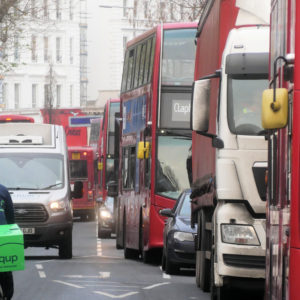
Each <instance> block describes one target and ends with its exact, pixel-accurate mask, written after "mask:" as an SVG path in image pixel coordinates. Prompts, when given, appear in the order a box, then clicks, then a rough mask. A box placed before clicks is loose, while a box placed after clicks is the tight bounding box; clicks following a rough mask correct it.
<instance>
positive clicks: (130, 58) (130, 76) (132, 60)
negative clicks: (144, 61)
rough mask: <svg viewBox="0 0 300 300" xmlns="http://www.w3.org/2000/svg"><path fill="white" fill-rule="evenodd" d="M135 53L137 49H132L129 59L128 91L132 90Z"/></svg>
mask: <svg viewBox="0 0 300 300" xmlns="http://www.w3.org/2000/svg"><path fill="white" fill-rule="evenodd" d="M134 52H135V49H131V50H130V52H129V58H128V73H127V83H126V90H127V91H128V90H130V89H131V87H132V77H133V66H134Z"/></svg>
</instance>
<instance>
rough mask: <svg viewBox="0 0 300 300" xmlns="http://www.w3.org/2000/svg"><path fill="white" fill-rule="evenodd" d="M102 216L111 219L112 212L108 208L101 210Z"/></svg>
mask: <svg viewBox="0 0 300 300" xmlns="http://www.w3.org/2000/svg"><path fill="white" fill-rule="evenodd" d="M100 217H101V218H103V219H109V218H111V213H110V212H109V211H108V210H105V209H103V210H100Z"/></svg>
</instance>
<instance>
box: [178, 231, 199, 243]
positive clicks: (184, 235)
mask: <svg viewBox="0 0 300 300" xmlns="http://www.w3.org/2000/svg"><path fill="white" fill-rule="evenodd" d="M174 239H175V240H178V241H179V242H193V241H194V235H193V234H192V233H190V232H182V231H175V232H174Z"/></svg>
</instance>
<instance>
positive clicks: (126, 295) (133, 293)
mask: <svg viewBox="0 0 300 300" xmlns="http://www.w3.org/2000/svg"><path fill="white" fill-rule="evenodd" d="M94 293H95V294H99V295H103V296H107V297H110V298H115V299H116V298H118V299H121V298H125V297H128V296H132V295H136V294H138V293H139V292H129V293H126V294H122V295H112V294H109V293H104V292H98V291H94Z"/></svg>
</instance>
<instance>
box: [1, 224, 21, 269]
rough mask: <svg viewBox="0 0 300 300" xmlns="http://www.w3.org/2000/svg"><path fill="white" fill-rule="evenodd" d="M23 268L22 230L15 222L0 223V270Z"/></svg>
mask: <svg viewBox="0 0 300 300" xmlns="http://www.w3.org/2000/svg"><path fill="white" fill-rule="evenodd" d="M24 268H25V258H24V237H23V232H22V231H21V230H20V228H19V226H18V225H17V224H9V225H0V272H8V271H17V270H24Z"/></svg>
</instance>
